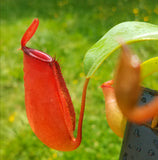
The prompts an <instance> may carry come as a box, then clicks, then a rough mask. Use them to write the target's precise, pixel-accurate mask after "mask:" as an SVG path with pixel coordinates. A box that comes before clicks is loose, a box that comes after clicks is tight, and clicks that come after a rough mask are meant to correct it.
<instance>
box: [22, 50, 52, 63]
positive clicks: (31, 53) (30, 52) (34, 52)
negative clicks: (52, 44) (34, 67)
mask: <svg viewBox="0 0 158 160" xmlns="http://www.w3.org/2000/svg"><path fill="white" fill-rule="evenodd" d="M22 50H23V51H24V53H26V54H27V55H29V56H31V57H33V58H36V59H38V60H41V61H43V62H49V63H50V62H52V60H53V58H52V57H51V56H49V55H48V54H46V53H44V52H42V51H39V50H36V49H32V48H28V47H23V48H22Z"/></svg>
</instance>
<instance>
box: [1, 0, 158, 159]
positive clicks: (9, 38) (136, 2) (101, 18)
mask: <svg viewBox="0 0 158 160" xmlns="http://www.w3.org/2000/svg"><path fill="white" fill-rule="evenodd" d="M35 17H37V18H39V21H40V25H39V28H38V30H37V33H36V34H35V36H34V37H33V39H32V40H31V42H29V43H28V46H29V47H32V48H35V49H39V50H42V51H44V52H46V53H48V54H49V55H51V56H55V57H56V58H57V59H58V61H59V63H60V65H61V68H62V72H63V75H64V77H65V81H66V83H67V87H68V88H69V91H70V94H71V96H72V101H73V103H74V107H75V111H76V117H77V120H78V117H79V111H80V101H81V94H82V86H83V82H84V77H85V75H84V69H83V58H84V55H85V53H86V51H87V50H88V49H89V48H90V47H91V45H93V44H94V43H95V42H96V41H97V40H99V39H100V38H101V37H102V36H103V35H104V34H105V33H106V32H107V31H108V30H109V29H110V28H112V27H113V26H114V25H116V24H118V23H121V22H124V21H145V22H150V23H153V24H158V1H157V0H152V1H151V0H132V1H131V0H97V1H96V0H76V1H75V0H45V1H43V0H1V1H0V67H1V69H0V107H1V109H0V111H1V112H0V138H1V139H0V157H1V159H2V160H30V159H32V160H39V159H40V160H80V159H83V160H89V159H90V160H96V159H98V160H105V159H106V160H117V159H118V157H119V153H120V149H121V143H122V140H121V139H120V138H118V137H117V136H116V135H115V134H114V133H113V132H112V131H111V129H110V128H109V127H108V124H107V122H106V117H105V106H104V98H103V95H102V91H101V89H100V88H99V86H100V85H101V84H102V83H103V82H104V81H107V80H109V79H111V78H112V76H113V71H114V67H115V64H116V60H117V58H118V54H117V53H119V51H116V52H115V53H116V54H114V55H112V56H110V58H108V59H107V60H106V61H105V63H104V64H103V65H102V66H101V67H100V68H99V70H98V71H97V72H96V74H95V75H94V76H93V78H92V80H91V81H90V84H89V87H88V95H87V103H86V110H85V117H84V124H83V140H82V143H81V145H80V147H79V148H78V149H77V150H75V151H72V152H59V151H55V150H53V149H50V148H48V147H47V146H45V145H44V144H42V143H41V142H40V141H39V140H38V139H37V138H36V136H35V135H34V134H33V132H32V131H31V129H30V127H29V124H28V121H27V118H26V113H25V105H24V87H23V54H22V52H21V51H19V50H18V48H20V40H21V37H22V35H23V34H24V32H25V30H26V29H27V27H28V26H29V25H30V24H31V22H32V20H33V19H34V18H35ZM130 47H131V48H132V50H133V51H134V52H135V53H136V54H137V55H138V56H139V57H140V59H141V61H144V60H147V59H148V58H151V57H154V56H157V55H158V42H156V41H150V42H139V43H136V44H132V45H130ZM157 78H158V75H157V74H154V75H153V76H150V77H149V78H147V79H146V80H145V81H144V82H143V85H145V86H146V87H150V88H154V89H158V86H157V84H156V83H157Z"/></svg>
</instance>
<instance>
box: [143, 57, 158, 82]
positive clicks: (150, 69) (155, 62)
mask: <svg viewBox="0 0 158 160" xmlns="http://www.w3.org/2000/svg"><path fill="white" fill-rule="evenodd" d="M154 72H158V57H154V58H151V59H149V60H147V61H145V62H143V63H142V64H141V80H143V79H144V78H146V77H147V76H149V75H151V74H152V73H154Z"/></svg>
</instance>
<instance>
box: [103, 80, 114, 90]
mask: <svg viewBox="0 0 158 160" xmlns="http://www.w3.org/2000/svg"><path fill="white" fill-rule="evenodd" d="M113 83H114V82H113V80H110V81H107V82H104V83H103V84H102V85H101V88H104V87H112V85H113Z"/></svg>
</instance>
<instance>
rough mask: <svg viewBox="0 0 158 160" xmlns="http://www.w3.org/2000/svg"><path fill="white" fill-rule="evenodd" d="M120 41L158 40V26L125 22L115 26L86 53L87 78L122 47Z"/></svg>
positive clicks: (85, 67)
mask: <svg viewBox="0 0 158 160" xmlns="http://www.w3.org/2000/svg"><path fill="white" fill-rule="evenodd" d="M118 40H122V41H123V42H125V43H132V42H137V41H144V40H158V26H157V25H153V24H150V23H145V22H124V23H120V24H118V25H116V26H114V27H113V28H112V29H111V30H109V31H108V32H107V33H106V34H105V35H104V36H103V37H102V38H101V39H100V40H99V41H98V42H97V43H95V44H94V45H93V46H92V47H91V48H90V49H89V50H88V52H87V53H86V55H85V58H84V69H85V73H86V77H87V78H90V77H91V76H92V75H93V74H94V73H95V71H96V70H97V69H98V67H99V66H100V65H101V64H102V63H103V62H104V60H105V59H106V58H107V57H108V56H109V55H110V54H112V53H113V52H114V51H115V50H116V49H118V48H119V47H120V43H119V42H118Z"/></svg>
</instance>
